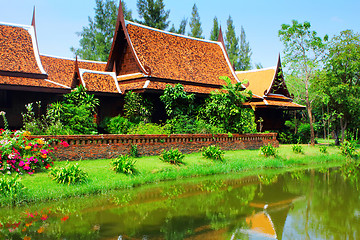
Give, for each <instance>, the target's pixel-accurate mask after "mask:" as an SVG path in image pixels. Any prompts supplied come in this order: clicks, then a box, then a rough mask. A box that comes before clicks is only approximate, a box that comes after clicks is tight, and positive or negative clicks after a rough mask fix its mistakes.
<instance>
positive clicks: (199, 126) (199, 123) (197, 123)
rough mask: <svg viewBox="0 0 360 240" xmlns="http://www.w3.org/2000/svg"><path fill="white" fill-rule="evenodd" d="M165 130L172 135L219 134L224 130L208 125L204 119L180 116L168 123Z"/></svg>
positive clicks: (169, 120)
mask: <svg viewBox="0 0 360 240" xmlns="http://www.w3.org/2000/svg"><path fill="white" fill-rule="evenodd" d="M165 128H166V129H168V130H169V132H170V133H171V134H219V133H224V132H225V131H224V129H222V128H219V127H217V126H214V125H211V124H209V123H206V122H205V121H204V120H202V119H195V118H194V117H190V116H187V115H179V116H176V117H174V118H173V119H168V120H167V121H166V125H165Z"/></svg>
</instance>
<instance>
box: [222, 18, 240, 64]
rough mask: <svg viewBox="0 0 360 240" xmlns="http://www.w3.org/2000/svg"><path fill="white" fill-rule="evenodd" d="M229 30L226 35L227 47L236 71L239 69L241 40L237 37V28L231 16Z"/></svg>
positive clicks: (228, 22) (228, 23)
mask: <svg viewBox="0 0 360 240" xmlns="http://www.w3.org/2000/svg"><path fill="white" fill-rule="evenodd" d="M226 24H227V29H226V33H225V47H226V51H227V53H228V55H229V59H230V62H231V64H233V66H234V67H235V69H236V70H238V69H239V64H238V63H239V38H238V37H236V33H235V26H234V23H233V20H232V18H231V16H229V18H228V20H227V22H226Z"/></svg>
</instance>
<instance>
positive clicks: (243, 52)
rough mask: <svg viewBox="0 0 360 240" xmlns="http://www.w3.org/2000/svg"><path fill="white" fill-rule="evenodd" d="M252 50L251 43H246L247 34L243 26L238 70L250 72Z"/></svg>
mask: <svg viewBox="0 0 360 240" xmlns="http://www.w3.org/2000/svg"><path fill="white" fill-rule="evenodd" d="M251 55H252V52H251V48H250V44H249V42H247V41H246V34H245V30H244V28H243V26H241V33H240V48H239V60H238V62H237V66H236V65H235V67H237V70H241V71H244V70H249V69H251Z"/></svg>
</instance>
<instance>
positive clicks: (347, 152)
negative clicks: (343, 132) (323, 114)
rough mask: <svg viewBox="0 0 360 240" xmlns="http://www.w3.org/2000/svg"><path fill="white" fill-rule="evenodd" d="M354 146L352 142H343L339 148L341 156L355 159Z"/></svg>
mask: <svg viewBox="0 0 360 240" xmlns="http://www.w3.org/2000/svg"><path fill="white" fill-rule="evenodd" d="M355 146H356V145H355V142H354V141H347V140H345V141H344V142H343V143H342V144H341V146H340V151H341V154H342V155H344V156H346V157H350V158H353V157H356V155H357V154H356V148H355Z"/></svg>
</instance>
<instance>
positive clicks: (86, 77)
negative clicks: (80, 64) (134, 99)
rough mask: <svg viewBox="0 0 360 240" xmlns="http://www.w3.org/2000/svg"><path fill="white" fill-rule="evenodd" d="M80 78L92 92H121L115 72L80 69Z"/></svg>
mask: <svg viewBox="0 0 360 240" xmlns="http://www.w3.org/2000/svg"><path fill="white" fill-rule="evenodd" d="M79 73H80V79H81V81H82V84H83V85H84V87H85V88H86V90H88V91H90V92H106V93H121V91H120V88H119V85H118V81H117V79H116V75H115V73H114V72H100V71H92V70H88V69H79Z"/></svg>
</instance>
